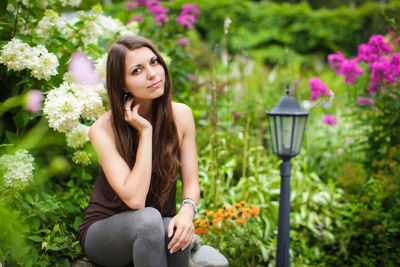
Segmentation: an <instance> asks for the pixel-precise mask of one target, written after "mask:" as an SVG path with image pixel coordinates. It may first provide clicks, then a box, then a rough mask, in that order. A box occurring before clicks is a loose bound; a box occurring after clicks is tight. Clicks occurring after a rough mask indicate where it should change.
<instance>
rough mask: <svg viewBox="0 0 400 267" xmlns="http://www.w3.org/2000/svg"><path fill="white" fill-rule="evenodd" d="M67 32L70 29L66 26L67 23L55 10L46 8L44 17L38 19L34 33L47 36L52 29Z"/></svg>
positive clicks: (43, 36)
mask: <svg viewBox="0 0 400 267" xmlns="http://www.w3.org/2000/svg"><path fill="white" fill-rule="evenodd" d="M54 28H55V29H57V31H59V32H61V33H63V34H68V32H70V31H71V29H70V28H68V27H67V23H66V22H65V21H64V19H62V18H61V17H60V16H59V15H58V13H57V12H55V11H54V10H51V9H46V11H45V15H44V17H43V18H42V19H41V20H40V21H39V23H38V25H37V27H36V33H37V35H38V36H39V37H42V38H48V37H49V35H50V33H51V30H52V29H54Z"/></svg>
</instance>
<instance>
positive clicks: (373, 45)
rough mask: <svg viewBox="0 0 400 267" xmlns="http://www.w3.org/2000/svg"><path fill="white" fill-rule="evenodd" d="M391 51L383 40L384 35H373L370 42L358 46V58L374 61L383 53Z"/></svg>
mask: <svg viewBox="0 0 400 267" xmlns="http://www.w3.org/2000/svg"><path fill="white" fill-rule="evenodd" d="M390 52H391V49H390V48H389V46H388V45H387V44H386V43H385V41H384V40H383V36H382V35H372V36H371V37H370V38H369V41H368V44H361V45H360V46H359V47H358V56H357V59H358V60H359V61H364V62H374V61H376V60H378V59H379V58H380V57H381V56H382V55H384V54H387V53H390Z"/></svg>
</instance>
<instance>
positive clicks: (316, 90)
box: [308, 77, 332, 101]
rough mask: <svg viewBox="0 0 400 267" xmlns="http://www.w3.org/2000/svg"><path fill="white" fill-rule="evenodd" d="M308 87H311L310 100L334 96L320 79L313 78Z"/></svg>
mask: <svg viewBox="0 0 400 267" xmlns="http://www.w3.org/2000/svg"><path fill="white" fill-rule="evenodd" d="M308 85H309V86H310V100H311V101H314V100H315V99H317V98H320V97H322V95H323V94H324V95H326V96H328V97H331V96H332V93H331V91H330V90H329V89H328V88H327V87H326V85H325V84H324V83H323V82H322V81H321V80H320V79H319V78H316V77H314V78H311V79H310V80H308Z"/></svg>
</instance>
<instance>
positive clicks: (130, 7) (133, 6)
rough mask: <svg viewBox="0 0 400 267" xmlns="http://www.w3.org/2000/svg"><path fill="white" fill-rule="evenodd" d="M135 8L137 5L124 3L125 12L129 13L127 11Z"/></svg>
mask: <svg viewBox="0 0 400 267" xmlns="http://www.w3.org/2000/svg"><path fill="white" fill-rule="evenodd" d="M137 7H138V4H135V3H133V2H132V1H128V2H126V11H129V10H131V9H134V8H137Z"/></svg>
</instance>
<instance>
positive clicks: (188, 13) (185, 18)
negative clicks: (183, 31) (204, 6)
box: [176, 4, 200, 30]
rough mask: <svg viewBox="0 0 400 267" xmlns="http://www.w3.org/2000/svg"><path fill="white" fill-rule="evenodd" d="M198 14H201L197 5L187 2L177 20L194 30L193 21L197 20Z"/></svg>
mask: <svg viewBox="0 0 400 267" xmlns="http://www.w3.org/2000/svg"><path fill="white" fill-rule="evenodd" d="M196 15H200V11H199V9H198V7H197V5H196V4H186V5H184V6H183V7H182V10H181V13H180V14H179V16H178V17H177V18H176V22H177V23H178V24H180V25H183V26H186V27H187V28H188V29H191V30H192V29H194V27H193V23H195V22H197V19H196Z"/></svg>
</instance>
